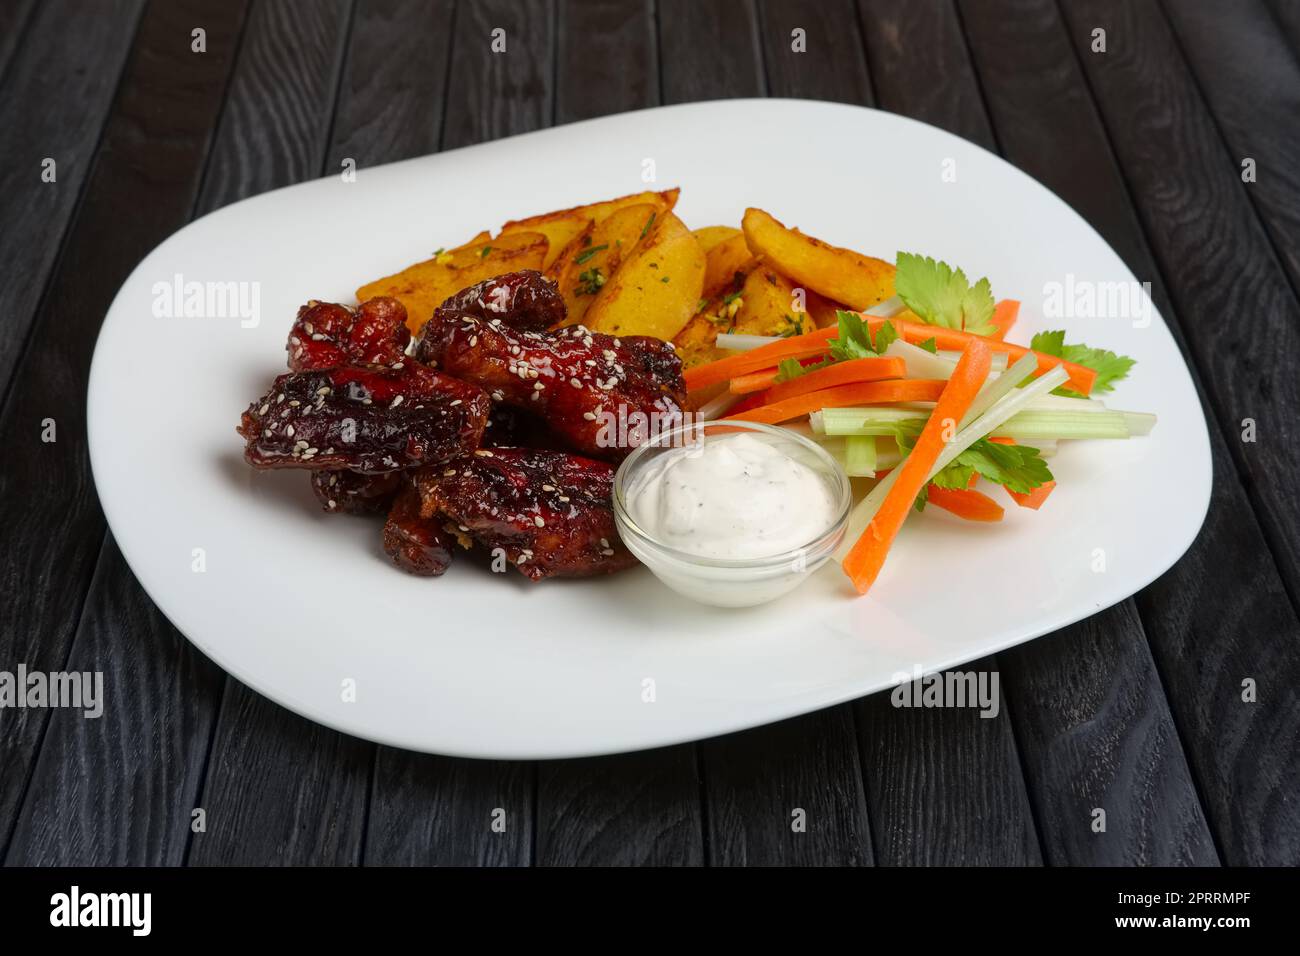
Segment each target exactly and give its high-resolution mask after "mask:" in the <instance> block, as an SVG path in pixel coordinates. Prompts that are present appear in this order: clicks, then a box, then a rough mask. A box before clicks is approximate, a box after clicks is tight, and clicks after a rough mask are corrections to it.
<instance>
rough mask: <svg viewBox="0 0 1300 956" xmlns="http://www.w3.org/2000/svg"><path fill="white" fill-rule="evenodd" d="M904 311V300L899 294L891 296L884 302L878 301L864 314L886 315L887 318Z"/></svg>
mask: <svg viewBox="0 0 1300 956" xmlns="http://www.w3.org/2000/svg"><path fill="white" fill-rule="evenodd" d="M902 311H903V300H902V299H900V298H899V297H898V296H896V295H895V296H890V297H889V298H888V299H886V300H885V301H884V302H880V303H877V304H876V305H873V306H872V307H871V308H869V309H866V310H865V311H864V312H863V313H862V314H863V315H870V316H873V317H877V316H884V317H885V318H886V319H888V318H890V317H892V316H895V315H898V313H900V312H902Z"/></svg>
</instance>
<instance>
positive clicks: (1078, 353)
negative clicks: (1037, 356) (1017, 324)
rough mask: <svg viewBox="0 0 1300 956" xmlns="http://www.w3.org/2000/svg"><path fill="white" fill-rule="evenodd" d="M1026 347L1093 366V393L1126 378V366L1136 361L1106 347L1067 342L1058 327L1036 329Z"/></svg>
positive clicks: (1067, 391)
mask: <svg viewBox="0 0 1300 956" xmlns="http://www.w3.org/2000/svg"><path fill="white" fill-rule="evenodd" d="M1029 347H1030V348H1031V349H1033V350H1034V351H1035V352H1042V353H1044V354H1045V355H1055V356H1056V357H1057V358H1063V359H1065V360H1066V361H1067V362H1073V363H1074V364H1076V365H1083V366H1086V367H1087V368H1090V369H1092V370H1093V371H1094V372H1096V373H1097V379H1096V381H1094V382H1093V383H1092V393H1093V394H1094V395H1097V394H1101V393H1104V392H1109V391H1110V390H1111V389H1113V388H1114V387H1115V383H1116V382H1118V381H1119V380H1120V379H1122V378H1126V377H1127V376H1128V373H1129V369H1131V368H1132V367H1133V366H1134V365H1135V364H1137V362H1136V360H1135V359H1131V358H1129V357H1128V356H1127V355H1116V354H1115V353H1114V352H1109V351H1107V350H1106V349H1092V348H1088V346H1086V345H1067V344H1066V342H1065V332H1064V331H1063V330H1061V329H1057V330H1056V331H1054V332H1039V333H1038V334H1037V335H1035V336H1034V338H1033V340H1032V341H1031V342H1030V343H1029ZM1057 391H1058V392H1061V393H1063V394H1068V395H1076V394H1077V393H1076V392H1074V391H1072V390H1070V389H1065V388H1062V389H1057Z"/></svg>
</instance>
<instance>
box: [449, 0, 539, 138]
mask: <svg viewBox="0 0 1300 956" xmlns="http://www.w3.org/2000/svg"><path fill="white" fill-rule="evenodd" d="M498 30H500V31H504V32H503V33H501V34H496V35H495V36H494V31H498ZM494 41H496V42H498V45H499V41H504V44H505V47H504V50H502V51H501V52H494V50H493V43H494ZM554 53H555V8H554V0H476V2H474V3H461V4H459V5H458V6H457V7H456V20H455V29H454V33H453V40H452V50H451V67H450V70H451V74H450V81H449V82H450V88H449V89H450V92H449V94H448V100H447V111H446V120H445V122H444V128H443V134H442V148H443V149H455V148H457V147H458V146H472V145H473V144H475V143H483V142H487V141H488V140H492V139H499V138H500V137H502V136H513V135H515V134H517V133H526V132H528V131H529V130H534V129H541V128H543V127H545V126H549V125H550V124H551V119H552V116H553V109H552V106H553V104H552V100H553V98H554V93H553V82H552V81H553V77H554V59H553V58H554Z"/></svg>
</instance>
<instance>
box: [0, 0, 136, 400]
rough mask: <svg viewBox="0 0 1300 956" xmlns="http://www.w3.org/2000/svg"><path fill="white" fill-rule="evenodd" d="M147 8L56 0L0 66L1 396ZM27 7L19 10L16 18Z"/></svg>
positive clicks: (127, 1) (114, 0) (128, 2)
mask: <svg viewBox="0 0 1300 956" xmlns="http://www.w3.org/2000/svg"><path fill="white" fill-rule="evenodd" d="M143 6H144V0H111V2H108V0H106V2H104V3H98V4H94V5H92V6H90V7H87V6H85V5H84V4H81V3H77V2H75V0H50V2H47V3H43V4H41V6H40V8H39V9H38V10H36V11H35V14H34V16H33V17H32V19H31V22H30V25H29V26H28V28H27V30H26V33H25V34H24V40H23V43H22V45H21V46H17V45H10V50H11V51H12V61H11V62H10V63H9V64H8V68H7V69H5V70H4V71H3V72H2V73H0V77H2V78H3V82H4V96H3V97H0V129H3V130H5V131H6V135H5V136H4V137H3V138H0V223H4V229H3V230H0V262H3V263H4V264H5V265H4V269H3V270H0V314H2V315H4V316H5V334H4V335H3V336H0V395H4V394H5V391H6V388H7V387H8V386H9V385H10V383H11V380H12V377H13V374H14V367H15V365H16V364H17V363H18V358H19V356H20V355H21V354H22V349H23V344H24V342H25V341H26V340H27V335H28V332H29V331H30V329H31V322H32V319H33V317H34V316H35V314H36V307H37V304H38V303H39V301H40V297H41V294H42V291H43V290H44V289H45V279H46V277H47V276H48V275H49V273H50V268H51V267H52V266H53V264H54V258H55V255H56V254H57V253H58V251H59V245H60V243H61V241H62V239H63V236H64V232H65V230H66V228H67V225H68V222H69V220H70V219H71V218H72V213H73V210H74V209H75V208H76V205H77V200H78V197H79V196H80V195H81V190H82V187H83V186H84V184H85V182H86V176H87V175H88V174H89V172H90V166H91V161H92V159H93V157H94V155H95V148H96V146H97V145H98V143H99V137H100V132H101V130H102V129H103V127H104V120H105V117H106V116H107V115H108V109H109V105H110V104H111V102H112V98H113V90H114V88H115V87H116V85H117V79H118V76H119V75H120V74H121V72H122V67H123V64H125V63H126V58H127V53H128V51H129V50H130V48H131V41H132V39H133V37H134V35H135V29H136V24H137V21H138V19H139V16H140V11H141V9H142V8H143ZM23 13H24V11H23V10H22V9H21V8H15V9H14V10H13V11H12V12H11V17H12V20H13V21H19V20H20V18H22V15H23ZM23 19H25V18H23ZM16 26H17V23H15V27H16ZM15 32H17V30H16V29H15ZM0 53H3V48H0ZM3 62H4V58H3V57H2V56H0V64H2V63H3ZM47 159H52V160H53V161H54V163H55V167H54V173H55V176H56V179H55V181H54V182H45V181H43V179H42V174H43V172H44V171H45V166H44V164H45V162H46V160H47Z"/></svg>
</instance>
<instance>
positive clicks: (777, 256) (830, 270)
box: [741, 208, 895, 310]
mask: <svg viewBox="0 0 1300 956" xmlns="http://www.w3.org/2000/svg"><path fill="white" fill-rule="evenodd" d="M741 225H742V227H743V228H744V231H745V240H746V242H748V244H749V248H750V250H751V251H752V252H753V253H754V255H756V256H761V257H762V258H763V259H765V260H766V261H768V262H770V263H771V264H772V265H773V266H775V267H776V268H777V269H779V270H781V272H782V273H783V274H785V275H787V276H789V277H790V278H791V279H793V280H794V282H795V284H797V285H802V286H805V287H807V288H809V289H812V290H813V291H815V292H818V293H820V294H821V295H823V296H825V297H826V298H828V299H831V300H833V301H835V302H844V303H846V304H848V305H849V306H850V307H852V308H854V309H859V310H861V309H868V308H870V307H871V306H873V305H876V304H878V303H880V302H883V301H884V300H885V299H888V298H889V297H890V296H892V295H893V294H894V271H895V270H894V266H893V265H891V264H890V263H888V262H885V261H884V260H883V259H875V258H873V257H871V256H866V255H863V254H862V253H860V252H854V251H853V250H851V249H841V248H840V247H838V246H832V245H830V244H829V243H825V242H822V241H821V240H820V239H814V238H813V237H812V236H805V235H804V234H803V233H801V232H799V231H798V230H797V229H788V228H786V227H785V226H784V225H782V224H781V223H780V222H778V221H777V220H776V219H775V218H773V217H772V216H771V215H769V214H768V213H766V212H764V211H763V210H761V209H753V208H750V209H746V210H745V218H744V220H743V221H742V223H741Z"/></svg>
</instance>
